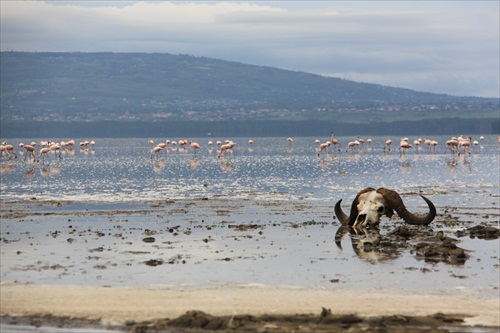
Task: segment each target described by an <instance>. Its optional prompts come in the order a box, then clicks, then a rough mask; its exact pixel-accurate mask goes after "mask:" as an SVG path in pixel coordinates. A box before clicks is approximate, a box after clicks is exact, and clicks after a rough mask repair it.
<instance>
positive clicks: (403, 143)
mask: <svg viewBox="0 0 500 333" xmlns="http://www.w3.org/2000/svg"><path fill="white" fill-rule="evenodd" d="M479 140H480V141H483V140H484V136H482V135H481V136H480V137H479ZM372 141H373V140H372V139H366V140H364V139H362V138H361V137H360V136H359V135H358V138H357V139H356V140H354V141H349V142H348V143H347V145H346V149H345V152H346V153H349V152H351V153H352V152H356V151H357V150H358V149H359V147H362V146H363V145H364V144H365V143H366V144H368V145H370V144H371V143H372ZM316 143H317V144H319V147H318V156H319V155H320V154H321V152H322V151H325V152H326V151H327V149H328V147H330V146H331V145H334V146H338V147H339V148H338V150H340V142H339V141H338V140H337V139H336V138H335V136H334V134H333V132H332V136H331V138H330V141H326V142H323V143H321V142H320V141H319V140H316ZM498 144H499V145H500V136H499V137H498ZM438 145H439V143H438V142H437V141H436V140H429V139H426V138H424V139H423V140H422V139H421V138H419V139H415V140H414V141H413V144H412V143H410V142H409V139H408V138H407V137H404V138H401V139H400V141H399V147H398V148H399V152H400V154H406V153H407V152H408V150H410V149H412V148H414V149H417V152H418V149H419V148H420V147H421V146H426V147H428V149H429V150H430V149H433V150H435V149H436V147H437V146H438ZM445 145H446V149H448V150H450V151H451V152H452V153H455V154H457V155H458V156H460V155H461V154H465V153H469V154H470V152H471V147H472V146H478V145H479V141H477V140H474V141H473V140H472V137H471V136H463V135H460V136H458V137H455V136H454V137H452V138H451V139H450V140H447V141H446V142H445ZM391 147H392V140H390V139H389V140H386V141H385V144H384V152H390V151H391Z"/></svg>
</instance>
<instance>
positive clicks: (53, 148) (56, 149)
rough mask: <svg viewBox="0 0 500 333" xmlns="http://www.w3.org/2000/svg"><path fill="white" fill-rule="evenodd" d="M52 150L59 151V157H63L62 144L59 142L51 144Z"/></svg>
mask: <svg viewBox="0 0 500 333" xmlns="http://www.w3.org/2000/svg"><path fill="white" fill-rule="evenodd" d="M49 148H50V151H53V152H54V153H55V152H59V158H62V157H61V146H59V145H58V144H57V143H53V144H51V145H50V147H49Z"/></svg>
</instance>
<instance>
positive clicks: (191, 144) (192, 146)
mask: <svg viewBox="0 0 500 333" xmlns="http://www.w3.org/2000/svg"><path fill="white" fill-rule="evenodd" d="M189 147H191V148H192V149H193V150H194V154H195V155H196V149H200V144H199V143H198V142H193V141H189Z"/></svg>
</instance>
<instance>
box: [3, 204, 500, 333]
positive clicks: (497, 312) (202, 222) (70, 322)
mask: <svg viewBox="0 0 500 333" xmlns="http://www.w3.org/2000/svg"><path fill="white" fill-rule="evenodd" d="M34 201H35V202H31V203H30V204H29V205H28V206H26V203H4V204H3V205H2V243H3V245H2V247H3V249H2V251H3V252H2V253H3V258H2V259H5V262H2V269H8V270H12V272H13V274H14V273H15V274H17V272H21V273H22V274H26V275H25V276H29V277H30V278H29V279H27V280H26V281H23V280H15V281H10V282H9V281H2V284H1V286H0V302H1V303H0V305H1V309H0V313H1V315H2V323H4V324H9V323H10V324H30V323H31V324H32V325H35V324H36V325H38V326H40V325H42V326H47V325H48V326H51V325H53V326H59V327H68V328H70V327H75V326H83V327H97V326H98V327H110V328H113V329H119V330H121V331H130V332H159V331H176V330H179V328H181V329H182V330H184V331H186V330H187V331H190V330H197V329H202V328H203V329H207V330H223V331H245V330H251V331H276V332H278V331H284V330H286V331H290V330H306V331H329V330H330V331H331V330H334V329H337V328H338V329H349V331H354V332H357V331H370V330H372V331H377V330H381V329H387V328H388V327H389V328H390V330H391V331H395V332H397V331H398V330H399V331H401V332H403V331H411V330H414V331H415V332H420V331H426V330H429V329H430V328H432V329H442V330H444V331H448V330H450V331H460V330H462V331H468V330H470V329H471V328H472V327H474V329H475V330H476V331H478V332H482V331H486V332H494V331H497V330H498V328H499V327H500V302H499V297H498V296H499V290H498V286H491V285H485V286H483V287H484V288H485V290H486V292H482V293H479V294H478V293H476V292H475V291H471V290H468V288H455V287H453V288H450V289H447V288H442V290H440V288H441V287H439V286H441V285H444V286H445V285H446V279H447V278H448V279H450V281H456V280H457V279H459V280H460V279H464V281H467V278H468V277H463V276H460V277H457V276H456V275H457V274H455V273H454V272H453V273H451V274H450V273H449V272H446V270H447V267H449V270H450V271H453V267H456V265H459V266H460V265H463V264H464V263H465V262H467V260H469V261H470V260H472V259H474V260H476V261H477V262H481V260H483V261H482V263H484V265H485V266H484V267H482V268H481V269H483V270H493V271H494V272H495V271H496V272H498V269H499V267H498V257H497V254H498V252H497V253H496V254H493V256H494V257H495V258H496V261H495V260H494V262H496V263H497V264H496V266H495V265H493V266H489V265H490V264H489V261H487V260H486V258H475V257H474V256H478V255H479V254H481V253H480V252H477V253H474V252H471V251H469V250H468V249H467V248H465V249H463V248H462V247H464V245H463V244H464V242H460V239H463V240H464V241H465V239H469V238H474V239H475V240H476V241H480V242H495V243H493V244H496V245H497V246H498V228H497V223H498V222H497V221H498V213H495V210H494V209H493V210H491V209H482V210H480V211H479V212H478V211H477V210H474V209H472V210H471V209H462V210H457V209H456V208H453V209H452V208H448V207H439V212H440V213H439V215H438V217H437V218H436V221H435V222H434V223H433V224H434V225H433V227H434V229H429V228H414V227H407V226H404V225H401V224H394V223H392V221H390V220H389V221H388V220H384V222H383V224H384V227H383V228H382V229H383V230H382V232H381V234H382V241H381V242H379V243H377V244H373V243H372V242H369V241H371V240H372V238H370V237H372V236H373V235H370V234H369V233H368V234H367V235H352V234H350V233H349V232H346V233H345V234H343V235H342V233H341V236H343V237H347V238H349V237H350V238H351V240H352V247H353V249H354V251H355V253H352V256H353V257H346V258H345V260H347V259H348V260H359V261H362V262H364V261H367V260H368V262H369V266H362V269H363V267H366V268H367V269H368V268H370V267H371V269H375V270H373V271H369V273H368V274H367V275H366V276H364V277H362V278H361V279H360V280H359V281H360V282H359V285H358V286H356V285H354V286H353V284H352V283H350V282H349V281H348V280H349V279H352V278H353V277H352V276H350V277H349V276H348V277H342V276H340V277H337V276H327V277H325V280H327V281H326V282H325V283H323V284H321V283H319V284H315V285H308V284H307V283H302V284H300V283H298V284H296V285H289V284H287V283H284V284H283V283H281V281H280V280H279V278H278V280H276V281H274V283H260V282H255V283H252V282H244V283H243V282H242V283H238V282H234V281H231V280H222V281H219V282H215V283H214V282H210V283H199V282H196V281H197V280H196V279H195V282H188V283H182V277H183V275H182V274H185V273H184V272H185V271H186V270H187V271H188V272H190V274H193V275H203V269H206V267H205V266H207V264H205V263H206V262H207V261H209V262H210V263H211V265H213V266H214V267H219V266H217V265H218V264H219V263H220V262H222V263H225V264H228V265H232V266H224V267H228V268H227V269H228V274H229V272H230V267H233V269H236V270H238V269H240V268H241V267H244V266H245V265H254V262H256V261H257V262H258V261H265V260H267V259H270V258H271V259H272V258H273V257H274V255H275V252H278V253H280V251H282V252H283V248H284V247H285V245H281V247H280V248H276V247H271V249H275V251H272V250H268V249H267V248H266V246H265V244H267V243H266V242H270V243H271V245H272V244H273V242H276V243H277V242H278V240H279V238H278V236H277V235H281V236H282V237H284V238H288V237H290V238H291V239H294V238H293V237H296V236H297V235H299V236H300V237H301V239H315V238H318V237H320V236H321V235H324V236H323V237H325V239H331V241H332V243H333V239H334V238H335V231H336V230H337V234H338V231H339V230H340V229H339V224H338V223H337V222H335V221H332V215H331V214H332V213H333V207H332V205H330V204H326V205H318V204H314V203H305V202H304V203H302V204H301V205H298V204H297V203H287V202H280V201H276V202H269V201H268V202H265V203H260V204H259V203H256V202H240V201H237V200H236V201H233V202H229V203H228V202H227V201H224V200H212V199H211V200H206V199H200V200H187V201H178V202H169V203H166V202H163V203H151V208H150V209H146V210H143V209H138V210H132V211H124V210H119V209H117V210H112V211H110V210H107V211H97V210H90V211H86V210H80V211H78V212H75V211H74V210H72V209H70V208H68V207H70V206H71V203H54V202H50V203H43V202H42V203H41V202H36V200H34ZM54 207H57V208H54ZM65 207H66V208H65ZM412 209H413V210H416V209H415V207H412ZM163 216H168V218H169V221H168V222H165V223H164V224H165V225H164V226H163V227H162V230H160V229H159V227H158V225H156V227H157V228H156V229H155V230H151V229H147V228H145V227H144V225H142V224H140V225H137V224H135V223H134V221H136V220H137V219H138V217H140V218H141V219H145V220H147V221H146V222H148V223H151V221H149V220H148V219H153V220H154V219H160V220H161V219H164V217H163ZM298 216H299V217H298ZM99 218H102V219H105V220H106V221H107V223H106V224H103V225H101V227H100V228H98V229H99V230H96V229H97V228H89V227H87V226H86V225H85V224H84V223H85V222H86V221H88V220H92V221H94V222H93V223H96V222H95V221H96V220H99ZM47 219H49V220H47ZM124 219H127V221H124ZM48 221H50V224H49V223H48ZM472 221H474V223H472ZM251 222H252V223H251ZM47 224H48V225H49V227H48V229H47V228H45V229H44V228H43V227H41V226H45V225H47ZM149 225H151V224H149ZM153 225H154V224H153ZM33 226H38V227H39V230H35V229H36V228H33ZM79 226H81V228H79ZM117 226H119V228H118V230H117V229H116V227H117ZM478 226H480V227H481V228H477V227H478ZM19 228H20V229H19ZM273 228H274V229H273ZM197 230H199V231H200V232H199V233H198V234H197V233H196V232H197ZM214 230H216V231H217V232H216V233H214ZM118 232H119V233H120V238H118V237H116V234H117V233H118ZM134 232H135V233H136V234H134ZM439 232H441V235H439ZM174 234H176V236H174ZM207 234H208V235H207ZM124 235H128V236H124ZM444 235H447V236H444ZM450 235H453V236H454V237H458V239H456V238H451V237H449V236H450ZM167 236H168V237H170V238H169V240H168V241H164V242H160V239H162V237H167ZM202 236H203V237H202ZM209 236H210V237H209ZM378 236H379V237H380V235H378ZM22 237H26V238H29V242H30V243H23V242H22V240H20V238H22ZM148 237H152V238H154V240H151V239H150V240H147V238H148ZM69 239H72V241H69ZM117 239H118V240H117ZM111 241H113V242H115V243H114V246H115V247H116V248H117V250H116V251H115V250H113V246H111V245H110V242H111ZM316 241H317V242H318V243H313V242H312V241H311V242H312V243H304V244H302V245H301V246H302V247H303V248H300V247H299V250H303V249H305V248H307V247H312V246H316V247H318V246H319V245H320V244H319V243H321V242H324V240H323V239H320V240H316ZM96 242H100V243H103V244H107V245H106V247H107V246H109V248H102V249H101V250H96V249H99V247H95V246H96V244H98V243H96ZM150 242H151V243H150ZM347 243H349V242H347ZM47 244H49V245H50V244H60V246H62V247H61V248H62V249H63V250H64V251H67V252H65V253H58V252H57V251H58V250H59V248H54V249H52V248H51V250H50V251H53V252H50V253H47V257H45V254H44V253H42V252H43V251H42V252H40V253H39V254H38V256H39V257H40V258H38V259H39V261H40V263H39V264H38V266H37V267H36V268H33V265H32V264H31V261H30V260H34V259H36V256H37V251H38V250H39V249H44V248H45V247H46V246H49V245H47ZM211 244H218V245H219V247H218V248H217V249H213V248H210V247H209V246H210V245H211ZM221 244H222V245H226V246H227V244H230V245H231V246H232V247H233V249H231V250H227V249H225V248H224V246H220V245H221ZM235 244H236V245H235ZM238 244H240V245H238ZM241 244H243V245H241ZM465 244H467V243H466V242H465ZM480 244H489V246H491V244H492V243H480ZM344 245H345V244H344ZM367 245H369V246H367ZM125 246H136V247H137V246H139V248H134V249H135V250H134V251H135V252H134V253H132V254H131V251H130V250H124V249H128V248H127V247H125ZM153 246H156V247H153ZM238 246H240V247H238ZM273 246H274V245H273ZM287 246H289V247H290V248H292V245H287ZM146 247H147V249H148V250H147V251H144V248H146ZM260 247H262V249H260ZM30 248H34V250H35V251H33V253H32V254H30ZM250 249H253V250H252V251H250ZM167 250H168V251H170V252H168V251H167ZM172 250H174V251H173V252H172ZM4 251H5V252H4ZM9 251H10V252H9ZM16 251H17V252H16ZM71 251H74V252H71ZM155 251H157V252H155ZM166 251H167V252H168V253H181V254H179V255H181V256H182V258H184V259H180V260H177V261H176V262H172V263H168V262H167V259H165V262H163V261H161V259H158V258H161V255H160V254H161V253H164V252H166ZM238 251H241V252H238ZM11 252H12V253H11ZM106 252H110V253H111V255H110V256H108V257H103V256H104V255H105V254H106ZM402 252H404V253H406V255H407V256H408V257H409V258H410V259H412V260H413V261H414V263H412V265H413V266H414V267H406V268H404V269H403V270H402V271H403V272H402V273H398V274H402V275H401V278H402V279H404V278H406V276H409V277H414V278H416V279H417V280H418V279H419V278H421V279H422V280H424V282H423V283H424V284H428V287H429V288H428V290H426V289H425V288H423V289H422V288H421V289H419V290H418V291H415V290H414V289H412V288H411V287H410V286H409V285H408V286H407V288H405V287H404V286H403V287H402V288H389V289H384V288H380V287H374V286H373V285H374V283H372V281H373V282H376V280H378V279H386V278H387V277H388V276H391V274H392V275H394V274H395V273H394V271H395V268H394V267H393V266H390V270H393V272H390V271H389V272H382V271H380V274H379V275H378V276H377V275H375V273H374V272H377V269H380V270H383V269H384V267H385V266H380V265H381V263H384V262H385V260H387V261H391V260H392V261H394V262H397V260H398V259H397V258H399V257H400V256H401V253H402ZM78 253H81V254H78ZM241 253H244V256H242V255H240V254H241ZM283 253H284V252H283ZM394 253H396V256H394ZM143 254H144V255H143ZM189 254H190V255H189ZM373 254H376V256H375V257H376V259H373ZM23 255H25V256H24V257H23ZM293 255H295V254H294V253H292V256H293ZM98 256H101V257H100V258H98ZM165 256H167V255H165ZM214 256H215V257H214ZM364 256H366V257H364ZM167 257H170V255H168V256H167ZM110 258H111V259H110ZM130 258H132V259H130ZM145 258H149V260H157V261H155V264H153V262H149V264H147V263H146V262H145V261H144V259H145ZM367 258H368V259H367ZM395 258H396V259H395ZM471 258H472V259H471ZM16 259H18V260H17V261H16ZM44 260H46V262H45V261H44ZM69 260H72V261H71V262H73V261H74V262H76V265H75V266H78V267H79V265H82V266H85V265H87V266H88V267H89V268H86V270H85V271H81V270H78V269H77V268H72V267H71V265H68V264H67V262H69ZM99 260H101V261H99ZM308 260H309V259H308ZM342 260H344V259H342ZM23 261H27V262H23ZM89 262H90V263H89ZM100 262H104V264H100ZM190 262H193V263H192V264H190ZM318 262H319V263H321V262H323V264H322V265H328V263H329V261H328V260H326V259H322V258H314V260H310V264H309V265H310V266H307V267H302V268H303V270H304V272H302V273H303V274H304V276H305V278H304V279H305V280H307V277H308V274H311V277H313V275H314V274H312V273H311V272H309V269H310V268H311V267H316V266H315V265H317V264H318ZM440 265H441V266H440ZM120 267H123V268H124V269H125V270H127V269H129V270H130V277H129V279H130V280H124V281H122V280H120V283H117V284H115V285H113V283H109V281H106V280H105V279H103V280H97V281H98V282H102V283H101V284H100V285H95V283H94V284H93V285H92V284H89V283H82V282H81V281H80V280H78V279H79V274H80V275H82V276H86V275H87V276H90V275H91V274H93V272H94V271H97V272H98V274H100V275H97V276H101V277H105V276H106V274H107V272H110V271H111V270H113V269H114V268H116V269H117V270H118V269H119V268H120ZM221 267H223V266H221ZM373 267H374V268H373ZM440 267H444V269H443V268H440ZM166 268H168V269H169V271H161V270H159V269H166ZM153 269H156V270H153ZM87 270H88V272H87ZM176 270H179V271H180V272H181V274H180V275H178V276H175V279H174V280H172V281H173V283H171V284H163V285H161V284H158V285H154V284H149V285H140V284H138V283H137V281H140V280H141V274H149V275H156V274H165V272H167V273H168V272H171V273H172V274H173V276H174V274H175V271H176ZM271 270H272V269H271ZM274 270H275V271H279V268H274ZM274 270H273V271H274ZM443 271H444V272H443ZM308 272H309V273H308ZM312 272H313V273H314V270H312ZM45 273H51V274H52V273H54V274H55V275H47V276H46V277H45V278H46V280H45V281H49V280H50V278H51V276H57V278H56V279H54V280H53V281H50V282H46V283H44V282H43V279H41V277H43V276H44V274H45ZM56 273H57V274H56ZM134 274H138V275H139V276H138V277H136V276H134ZM405 274H406V275H405ZM409 274H411V275H409ZM433 274H434V275H433ZM478 274H479V275H480V274H481V272H479V273H478ZM23 276H24V275H23ZM67 276H69V277H70V278H71V279H73V280H74V281H75V283H73V284H71V283H70V284H68V283H67V282H65V283H61V281H68V280H64V279H67ZM184 276H185V277H186V279H187V278H188V276H187V275H184ZM221 276H224V273H223V272H221ZM277 276H278V277H279V276H280V275H279V274H278V275H277ZM433 276H435V277H438V278H439V279H442V280H443V281H441V282H439V281H437V280H436V283H438V282H439V283H441V284H438V287H437V288H434V287H433V285H434V281H432V279H433ZM450 276H452V277H450ZM257 277H259V276H257ZM199 278H200V279H201V280H203V277H202V276H200V277H199ZM471 278H472V277H471ZM58 279H60V281H59V282H58ZM71 279H70V280H69V281H71ZM121 279H123V278H121ZM250 279H251V278H250ZM344 279H346V281H343V280H344ZM425 280H427V281H430V282H425ZM127 281H128V284H127ZM318 281H320V282H321V280H318ZM389 283H390V282H389ZM382 285H383V284H382ZM488 290H489V292H488ZM213 316H216V317H213ZM34 323H35V324H34ZM450 327H453V329H452V328H450ZM478 327H479V328H478Z"/></svg>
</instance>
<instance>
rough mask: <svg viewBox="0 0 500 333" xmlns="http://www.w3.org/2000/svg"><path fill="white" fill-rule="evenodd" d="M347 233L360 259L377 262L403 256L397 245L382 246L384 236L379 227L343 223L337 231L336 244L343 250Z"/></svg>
mask: <svg viewBox="0 0 500 333" xmlns="http://www.w3.org/2000/svg"><path fill="white" fill-rule="evenodd" d="M347 234H348V235H349V239H350V243H351V247H352V249H353V251H354V253H355V254H356V256H357V257H358V258H359V259H362V260H365V261H368V262H369V263H372V264H375V263H381V262H386V261H390V260H394V259H397V258H398V257H400V256H401V253H402V250H401V249H398V248H397V247H395V246H394V247H393V246H380V242H381V240H382V236H381V235H380V230H379V228H376V227H373V228H364V227H351V226H348V225H341V226H340V227H339V228H338V229H337V232H336V233H335V244H336V245H337V247H338V248H339V249H341V250H342V239H343V238H344V236H345V235H347Z"/></svg>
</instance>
